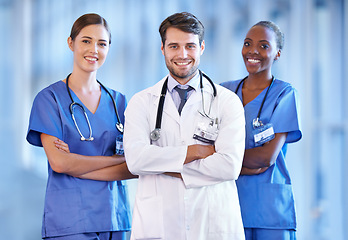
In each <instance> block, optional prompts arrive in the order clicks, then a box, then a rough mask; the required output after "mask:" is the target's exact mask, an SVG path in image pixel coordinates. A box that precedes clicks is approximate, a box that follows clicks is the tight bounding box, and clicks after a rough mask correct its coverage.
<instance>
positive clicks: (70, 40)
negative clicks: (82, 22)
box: [67, 37, 74, 51]
mask: <svg viewBox="0 0 348 240" xmlns="http://www.w3.org/2000/svg"><path fill="white" fill-rule="evenodd" d="M67 42H68V46H69V48H70V50H71V51H74V46H73V45H74V44H73V43H74V41H73V40H72V38H71V37H68V40H67Z"/></svg>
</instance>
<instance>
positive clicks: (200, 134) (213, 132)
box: [193, 118, 219, 144]
mask: <svg viewBox="0 0 348 240" xmlns="http://www.w3.org/2000/svg"><path fill="white" fill-rule="evenodd" d="M218 133H219V129H218V119H215V120H213V119H210V118H203V119H202V120H201V121H200V122H199V123H198V125H197V127H196V130H195V133H194V134H193V138H194V139H196V140H199V141H201V142H204V143H208V144H214V143H215V140H216V138H217V136H218Z"/></svg>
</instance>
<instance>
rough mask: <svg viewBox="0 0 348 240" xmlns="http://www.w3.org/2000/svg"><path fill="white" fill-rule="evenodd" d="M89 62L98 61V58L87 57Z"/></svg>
mask: <svg viewBox="0 0 348 240" xmlns="http://www.w3.org/2000/svg"><path fill="white" fill-rule="evenodd" d="M85 59H86V60H87V61H98V58H96V57H85Z"/></svg>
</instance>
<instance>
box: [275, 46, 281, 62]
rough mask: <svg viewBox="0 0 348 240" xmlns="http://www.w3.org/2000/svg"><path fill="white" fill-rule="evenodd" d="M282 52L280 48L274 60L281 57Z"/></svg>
mask: <svg viewBox="0 0 348 240" xmlns="http://www.w3.org/2000/svg"><path fill="white" fill-rule="evenodd" d="M281 53H282V50H280V49H279V50H278V52H277V54H276V56H275V58H274V61H277V60H278V59H279V58H280V55H281Z"/></svg>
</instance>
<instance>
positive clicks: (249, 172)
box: [240, 167, 268, 175]
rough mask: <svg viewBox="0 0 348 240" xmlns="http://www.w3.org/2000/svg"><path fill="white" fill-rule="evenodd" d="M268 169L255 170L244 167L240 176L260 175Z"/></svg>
mask: <svg viewBox="0 0 348 240" xmlns="http://www.w3.org/2000/svg"><path fill="white" fill-rule="evenodd" d="M267 169H268V167H263V168H255V169H251V168H246V167H242V170H241V172H240V175H258V174H261V173H263V172H265V171H266V170H267Z"/></svg>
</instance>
